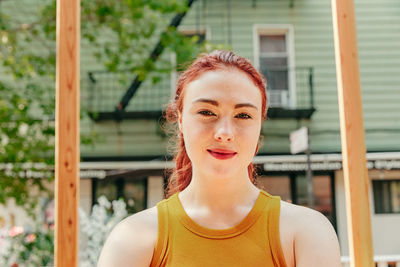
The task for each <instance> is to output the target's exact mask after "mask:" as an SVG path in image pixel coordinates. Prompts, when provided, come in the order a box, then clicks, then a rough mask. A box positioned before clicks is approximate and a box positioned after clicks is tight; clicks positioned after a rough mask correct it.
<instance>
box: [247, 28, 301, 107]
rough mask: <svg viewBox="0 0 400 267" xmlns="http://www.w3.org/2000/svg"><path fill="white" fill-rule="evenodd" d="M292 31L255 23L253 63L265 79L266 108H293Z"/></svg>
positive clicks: (294, 101)
mask: <svg viewBox="0 0 400 267" xmlns="http://www.w3.org/2000/svg"><path fill="white" fill-rule="evenodd" d="M292 32H293V30H292V27H291V26H290V25H287V26H285V25H284V26H276V25H271V26H262V25H261V26H257V25H256V26H255V34H254V36H255V40H254V43H255V49H254V50H255V51H254V55H255V60H254V62H255V65H256V66H257V67H258V69H259V70H260V71H261V72H262V73H263V74H264V76H265V77H266V78H267V93H268V97H269V106H270V107H282V108H294V106H295V103H296V99H295V97H296V94H295V88H294V87H295V82H294V80H295V73H294V68H293V66H294V64H293V61H294V56H293V45H292V42H293V41H292V40H293V37H292V35H293V33H292Z"/></svg>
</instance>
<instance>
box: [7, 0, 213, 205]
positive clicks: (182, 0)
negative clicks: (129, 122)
mask: <svg viewBox="0 0 400 267" xmlns="http://www.w3.org/2000/svg"><path fill="white" fill-rule="evenodd" d="M27 3H29V5H28V4H27ZM187 9H188V7H187V0H163V1H159V0H119V1H114V0H81V38H82V41H85V42H87V43H89V44H90V51H92V53H93V55H94V56H95V57H96V58H97V60H98V62H99V65H102V66H104V68H105V69H107V70H108V71H110V72H119V71H121V70H124V71H126V70H129V71H130V73H131V76H132V77H134V76H136V75H137V76H138V77H139V78H140V79H145V78H146V77H147V76H148V74H149V73H152V77H154V78H152V80H153V82H154V83H156V82H158V81H159V80H160V78H159V77H158V76H157V73H162V72H170V71H171V69H172V68H173V67H175V66H172V65H171V62H170V61H169V60H164V61H162V60H158V62H154V60H153V59H149V58H148V57H149V55H150V53H151V51H152V49H153V48H154V47H155V45H156V43H157V42H158V41H159V40H161V42H162V44H163V45H164V46H165V48H166V49H167V50H168V51H170V52H171V51H172V52H175V53H176V55H177V62H178V63H181V62H185V61H188V60H190V59H193V58H195V57H196V55H197V54H198V53H200V52H202V51H206V50H211V49H214V48H216V46H213V45H211V44H210V43H207V42H204V43H202V44H198V43H197V39H196V38H197V37H190V38H188V37H186V36H183V35H182V34H180V33H179V32H178V30H177V29H176V28H175V27H169V28H167V26H166V25H168V24H169V21H170V20H171V19H172V18H173V16H175V15H176V14H177V13H180V12H184V11H186V10H187ZM55 40H56V1H55V0H29V1H28V0H24V1H1V0H0V62H1V64H2V66H1V65H0V96H1V98H0V137H1V141H0V162H1V163H11V165H7V166H8V167H7V168H6V167H5V166H0V204H4V203H6V201H7V199H10V198H13V199H15V200H16V203H17V204H18V205H21V206H24V207H25V208H26V209H27V211H30V210H32V207H33V206H34V205H36V202H37V201H36V199H35V198H33V197H32V194H31V192H32V190H33V191H39V192H47V193H49V194H50V192H49V191H47V190H46V188H45V186H44V185H43V182H44V181H45V180H46V179H37V178H33V177H32V176H35V175H31V174H32V173H35V172H43V171H46V170H51V169H52V168H53V166H54V132H55V131H54V127H55V122H54V108H55V100H54V98H55V90H54V84H55V65H56V43H55ZM178 70H179V66H178ZM1 72H3V73H4V74H1ZM7 77H8V79H7ZM81 114H82V116H86V112H85V111H81ZM94 140H96V134H95V133H90V134H88V135H87V136H81V142H82V143H83V144H93V143H94ZM27 162H36V163H43V164H44V166H45V167H44V168H40V169H36V170H35V169H33V167H28V168H26V167H23V164H24V163H27ZM48 173H49V172H47V174H48ZM50 173H51V174H50V175H42V177H47V180H48V181H51V180H52V179H53V178H54V177H53V174H52V172H50ZM39 176H40V175H39ZM23 177H24V178H23Z"/></svg>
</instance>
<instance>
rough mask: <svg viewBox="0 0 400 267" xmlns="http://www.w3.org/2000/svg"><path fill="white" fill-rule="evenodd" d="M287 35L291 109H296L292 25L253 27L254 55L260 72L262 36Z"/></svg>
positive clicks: (259, 25) (255, 63) (255, 25)
mask: <svg viewBox="0 0 400 267" xmlns="http://www.w3.org/2000/svg"><path fill="white" fill-rule="evenodd" d="M277 34H279V35H285V40H286V54H287V65H288V70H289V73H288V78H289V79H288V86H289V88H288V93H289V108H291V109H295V108H296V106H297V97H296V73H295V70H296V69H295V67H296V65H295V55H294V27H293V25H291V24H254V25H253V55H254V66H255V67H256V68H257V69H258V70H260V55H261V52H260V36H263V35H264V36H266V35H277Z"/></svg>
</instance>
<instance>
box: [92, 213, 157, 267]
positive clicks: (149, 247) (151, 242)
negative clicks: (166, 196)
mask: <svg viewBox="0 0 400 267" xmlns="http://www.w3.org/2000/svg"><path fill="white" fill-rule="evenodd" d="M157 234H158V218H157V207H156V206H155V207H152V208H149V209H146V210H143V211H140V212H138V213H135V214H133V215H131V216H129V217H127V218H125V219H124V220H122V221H121V222H119V223H118V224H117V225H116V226H115V227H114V229H113V230H112V231H111V233H110V235H109V236H108V238H107V240H106V242H105V244H104V246H103V249H102V251H101V254H100V257H99V262H98V267H103V266H104V267H105V266H149V265H150V262H151V259H152V256H153V250H154V246H155V243H156V240H157Z"/></svg>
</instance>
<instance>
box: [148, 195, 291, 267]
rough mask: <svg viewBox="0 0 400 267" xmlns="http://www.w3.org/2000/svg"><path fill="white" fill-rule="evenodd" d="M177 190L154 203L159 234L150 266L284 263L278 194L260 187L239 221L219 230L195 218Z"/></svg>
mask: <svg viewBox="0 0 400 267" xmlns="http://www.w3.org/2000/svg"><path fill="white" fill-rule="evenodd" d="M178 194H179V193H176V194H174V195H172V196H171V197H170V198H168V199H164V200H162V201H160V202H159V203H158V204H157V212H158V237H157V241H156V245H155V248H154V254H153V259H152V261H151V264H150V266H151V267H152V266H154V267H155V266H157V267H158V266H173V267H195V266H199V267H200V266H201V267H205V266H206V267H210V266H211V267H212V266H218V267H221V266H230V267H232V266H240V267H244V266H251V267H254V266H257V267H258V266H271V267H272V266H274V267H286V264H285V259H284V257H283V252H282V248H281V245H280V241H279V211H280V197H278V196H271V195H270V194H268V193H266V192H264V191H262V190H261V191H260V194H259V196H258V198H257V200H256V202H255V204H254V206H253V208H252V209H251V210H250V212H249V213H248V215H247V216H246V217H245V218H244V219H243V220H242V221H241V222H240V223H239V224H237V225H236V226H234V227H231V228H227V229H221V230H219V229H210V228H206V227H203V226H201V225H199V224H197V223H196V222H194V221H193V220H192V219H191V218H190V217H189V216H188V215H187V213H186V212H185V210H184V209H183V206H182V204H181V202H180V201H179V198H178Z"/></svg>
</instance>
